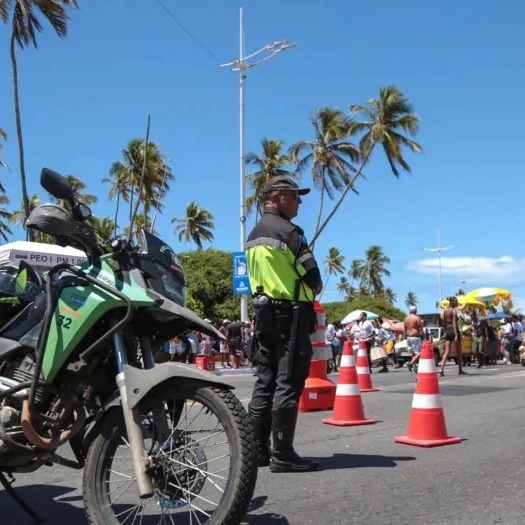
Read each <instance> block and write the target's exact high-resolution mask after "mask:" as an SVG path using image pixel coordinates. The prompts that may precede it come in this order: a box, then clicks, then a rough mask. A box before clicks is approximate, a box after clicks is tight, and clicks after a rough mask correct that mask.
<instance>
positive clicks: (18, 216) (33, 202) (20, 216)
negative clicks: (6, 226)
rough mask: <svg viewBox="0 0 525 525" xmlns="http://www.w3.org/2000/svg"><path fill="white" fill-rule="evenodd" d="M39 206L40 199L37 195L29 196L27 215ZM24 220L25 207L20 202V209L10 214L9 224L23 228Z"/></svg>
mask: <svg viewBox="0 0 525 525" xmlns="http://www.w3.org/2000/svg"><path fill="white" fill-rule="evenodd" d="M39 204H40V197H39V196H38V195H31V198H30V199H29V213H31V212H32V211H33V210H34V209H35V208H36V207H37V206H38V205H39ZM25 220H26V212H25V206H24V203H23V202H22V203H21V204H20V207H19V208H18V209H17V210H15V211H13V212H12V213H11V222H12V223H13V224H16V225H17V226H23V225H24V222H25Z"/></svg>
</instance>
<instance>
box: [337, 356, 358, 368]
mask: <svg viewBox="0 0 525 525" xmlns="http://www.w3.org/2000/svg"><path fill="white" fill-rule="evenodd" d="M339 366H341V367H343V366H355V356H353V355H343V356H341V364H340V365H339Z"/></svg>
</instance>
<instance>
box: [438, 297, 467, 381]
mask: <svg viewBox="0 0 525 525" xmlns="http://www.w3.org/2000/svg"><path fill="white" fill-rule="evenodd" d="M457 307H458V300H457V298H456V297H450V298H449V307H448V308H447V309H446V310H445V311H444V312H443V326H444V328H445V351H444V352H443V358H442V360H441V370H440V372H439V375H440V376H441V377H444V375H445V365H446V364H447V360H448V356H449V354H450V350H451V348H452V344H455V345H456V352H457V356H456V359H457V362H458V368H459V372H458V374H459V375H467V373H466V372H464V371H463V360H462V358H461V334H460V332H459V326H458V313H457V311H456V308H457Z"/></svg>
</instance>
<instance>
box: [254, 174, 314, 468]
mask: <svg viewBox="0 0 525 525" xmlns="http://www.w3.org/2000/svg"><path fill="white" fill-rule="evenodd" d="M309 192H310V189H308V188H299V187H298V185H297V184H296V183H295V182H294V181H292V180H291V179H290V178H288V177H285V176H275V177H272V178H271V179H270V181H269V182H268V183H267V184H266V186H265V187H264V188H263V199H264V211H263V214H262V217H261V219H260V220H259V221H258V223H257V224H256V225H255V227H254V229H253V230H252V231H251V233H250V235H249V236H248V240H247V243H246V255H247V260H248V276H249V279H250V285H251V289H252V290H254V291H255V294H254V298H253V304H254V313H255V322H254V327H255V337H256V339H257V357H256V361H257V380H256V381H255V386H254V389H253V394H252V399H251V401H250V404H249V407H248V409H249V413H250V416H251V419H252V422H253V426H254V430H255V439H256V445H257V452H258V464H259V466H260V467H262V466H268V465H269V466H270V471H271V472H304V471H312V470H319V468H320V465H319V463H318V462H316V461H309V460H306V459H304V458H302V457H301V456H299V454H297V452H296V451H295V449H294V447H293V441H294V435H295V428H296V425H297V416H298V413H297V409H298V402H299V397H300V396H301V393H302V392H303V389H304V384H305V381H306V378H307V377H308V374H309V370H310V361H311V358H312V354H313V350H312V344H311V341H310V334H312V333H314V332H315V330H316V325H317V317H316V313H315V310H314V306H313V301H314V298H315V296H316V294H318V293H320V292H321V290H322V286H323V283H322V279H321V273H320V271H319V267H318V265H317V262H316V260H315V258H314V255H313V253H312V252H311V250H310V248H309V247H308V243H307V241H306V238H305V236H304V232H303V230H302V229H301V228H300V227H299V226H297V225H296V224H294V223H292V222H291V220H292V219H293V218H294V217H296V216H297V213H298V210H299V205H300V204H301V202H302V200H301V196H303V195H306V194H307V193H309ZM270 435H271V441H272V445H273V446H272V447H270Z"/></svg>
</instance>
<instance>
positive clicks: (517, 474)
mask: <svg viewBox="0 0 525 525" xmlns="http://www.w3.org/2000/svg"><path fill="white" fill-rule="evenodd" d="M467 370H468V372H469V375H468V376H464V377H459V376H457V375H456V371H457V369H456V367H455V366H450V367H447V371H446V372H447V376H446V377H445V378H442V379H441V380H440V384H441V392H442V394H443V404H444V409H445V417H446V422H447V427H448V432H449V434H450V435H451V436H459V437H461V438H463V441H462V443H460V444H457V445H450V446H444V447H438V448H431V449H424V448H419V447H412V446H407V445H401V444H397V443H395V442H394V436H396V435H404V434H406V431H407V423H408V417H409V413H410V406H411V401H412V394H413V389H414V385H415V376H414V375H412V374H409V373H408V372H407V371H406V370H405V369H402V370H395V371H394V370H391V371H390V372H389V373H388V374H374V375H373V382H374V386H375V387H378V388H380V391H379V392H373V393H364V394H362V396H363V402H364V407H365V415H366V416H367V417H370V418H374V419H376V420H377V423H376V424H374V425H369V426H358V427H334V426H328V425H324V424H323V423H322V419H323V418H325V417H327V415H329V414H330V412H310V413H303V414H301V415H300V417H299V425H298V430H297V436H296V448H297V450H298V451H299V452H300V453H301V454H302V455H304V456H308V457H315V458H319V459H320V461H321V463H322V467H323V470H322V471H321V472H315V473H307V474H271V473H270V472H269V471H268V469H260V471H259V479H258V484H257V488H256V492H255V495H254V499H253V502H252V509H251V511H250V513H249V514H248V515H247V516H246V518H245V521H244V522H243V524H244V525H266V524H269V525H299V524H301V525H302V524H306V525H308V524H316V525H317V524H331V523H341V524H360V525H383V524H384V525H393V524H407V525H411V524H414V525H415V524H418V525H419V524H421V523H423V524H440V525H467V524H468V525H489V524H496V523H498V524H499V523H501V524H509V525H511V524H516V525H517V524H522V523H525V504H524V499H525V488H524V487H525V476H524V470H525V463H524V457H525V439H524V437H525V406H524V402H523V399H524V398H525V369H523V368H522V367H521V366H518V365H513V366H512V367H511V366H504V365H499V366H497V367H492V368H490V369H487V370H485V369H481V370H475V369H470V368H467ZM332 377H333V378H334V379H335V378H336V376H332ZM253 380H254V378H253V377H252V376H251V375H243V376H236V377H232V378H231V381H232V382H233V383H234V384H235V386H236V389H237V395H238V397H239V398H240V399H242V400H243V402H245V403H246V402H247V401H248V400H249V397H250V393H251V387H252V384H253ZM80 483H81V473H79V472H75V471H70V470H68V469H64V468H60V467H53V468H44V469H41V470H39V471H37V472H35V473H32V474H30V475H20V476H19V477H18V479H17V482H16V486H17V487H19V493H20V494H21V495H22V496H23V497H24V498H25V499H26V500H28V501H30V502H31V503H32V505H33V507H34V508H35V510H37V511H38V512H39V513H41V514H43V515H44V516H45V517H46V518H47V520H48V521H47V522H48V523H50V524H62V523H70V524H75V525H85V524H86V520H85V517H84V511H83V508H82V498H81V494H80V490H79V487H80ZM0 510H1V515H0V524H1V525H29V524H30V523H32V522H31V520H30V519H28V518H27V517H26V516H25V515H24V514H23V512H22V511H20V510H19V508H18V507H17V506H16V504H15V503H14V502H13V501H12V500H11V499H10V498H9V497H8V496H7V494H6V493H5V491H0Z"/></svg>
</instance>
